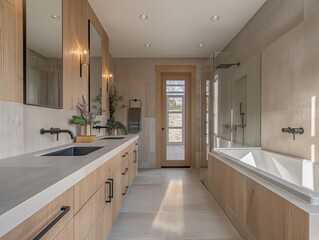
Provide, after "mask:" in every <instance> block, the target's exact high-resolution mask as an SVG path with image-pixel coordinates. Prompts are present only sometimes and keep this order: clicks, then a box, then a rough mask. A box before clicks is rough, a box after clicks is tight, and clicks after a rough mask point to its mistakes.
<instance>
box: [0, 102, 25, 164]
mask: <svg viewBox="0 0 319 240" xmlns="http://www.w3.org/2000/svg"><path fill="white" fill-rule="evenodd" d="M0 113H1V115H0V136H1V137H0V158H5V157H10V156H14V155H18V154H21V153H23V105H22V104H20V103H11V102H1V101H0Z"/></svg>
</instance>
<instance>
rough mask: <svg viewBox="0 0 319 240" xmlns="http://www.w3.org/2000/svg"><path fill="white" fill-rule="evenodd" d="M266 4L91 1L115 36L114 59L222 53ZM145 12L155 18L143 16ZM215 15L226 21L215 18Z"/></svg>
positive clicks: (255, 0)
mask: <svg viewBox="0 0 319 240" xmlns="http://www.w3.org/2000/svg"><path fill="white" fill-rule="evenodd" d="M265 2H266V0H89V3H90V4H91V6H92V8H93V10H94V12H95V13H96V15H97V16H98V18H99V19H100V21H101V23H102V25H103V27H104V29H105V30H106V32H107V34H108V36H109V38H110V53H111V54H112V56H113V57H208V56H210V55H211V54H212V52H213V51H221V50H222V49H223V48H224V47H225V46H226V45H227V44H228V43H229V41H230V40H231V39H232V38H233V37H234V36H236V34H237V33H238V32H239V31H240V29H241V28H242V27H243V26H245V24H246V23H247V22H248V21H249V19H250V18H251V17H252V16H253V15H254V14H255V13H256V12H257V11H258V9H259V8H260V7H261V6H262V5H263V4H264V3H265ZM141 14H147V15H148V16H149V19H148V20H144V21H143V20H141V19H140V18H139V16H140V15H141ZM213 15H219V16H220V17H221V18H220V20H219V21H217V22H213V21H211V20H210V18H211V17H212V16H213ZM146 43H150V44H151V45H152V47H150V48H147V47H145V46H144V44H146ZM199 43H204V44H205V47H203V48H199V47H198V44H199Z"/></svg>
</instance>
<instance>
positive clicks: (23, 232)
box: [1, 188, 74, 240]
mask: <svg viewBox="0 0 319 240" xmlns="http://www.w3.org/2000/svg"><path fill="white" fill-rule="evenodd" d="M64 206H67V207H69V209H70V210H69V211H62V210H61V208H62V207H64ZM64 213H65V215H64ZM73 215H74V208H73V188H70V189H69V190H68V191H66V192H64V193H62V194H61V195H60V196H59V197H57V198H56V199H54V200H53V201H52V202H50V203H49V204H47V205H46V206H45V207H43V208H42V209H40V210H39V211H38V212H36V213H35V214H34V215H32V216H31V217H30V218H28V219H27V220H25V221H24V222H23V223H21V224H20V225H19V226H17V227H16V228H14V229H13V230H12V231H10V232H9V233H7V234H6V235H5V236H4V237H2V238H1V240H17V239H19V240H24V239H25V240H29V239H33V238H34V237H35V236H37V235H38V234H39V233H40V232H41V231H43V230H44V229H45V228H46V227H48V225H49V224H50V223H51V222H52V221H54V220H55V219H57V217H58V216H63V217H62V218H61V219H59V220H58V221H57V223H56V224H55V225H53V226H52V228H50V229H49V230H48V232H46V233H45V234H44V235H43V237H42V238H41V240H45V239H54V238H55V237H56V236H57V235H58V234H59V233H60V232H61V230H62V229H63V228H64V227H65V226H66V225H67V223H68V222H69V221H70V220H71V219H72V218H73Z"/></svg>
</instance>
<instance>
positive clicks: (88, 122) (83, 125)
mask: <svg viewBox="0 0 319 240" xmlns="http://www.w3.org/2000/svg"><path fill="white" fill-rule="evenodd" d="M76 108H77V109H78V111H79V115H73V116H72V119H71V123H73V124H77V125H79V126H80V134H79V135H82V136H90V135H91V126H93V125H96V124H99V123H101V121H100V120H95V118H96V116H97V114H98V112H96V113H92V112H90V111H89V110H88V109H89V108H88V104H87V102H86V101H85V98H84V96H83V95H82V102H80V103H78V104H77V105H76Z"/></svg>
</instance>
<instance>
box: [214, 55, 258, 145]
mask: <svg viewBox="0 0 319 240" xmlns="http://www.w3.org/2000/svg"><path fill="white" fill-rule="evenodd" d="M213 59H214V60H213V65H214V67H213V68H214V76H213V90H212V91H213V94H212V95H213V98H212V101H213V104H211V108H212V111H211V112H212V119H213V122H214V124H213V126H212V132H213V134H212V137H213V139H212V142H213V143H214V144H213V147H214V148H229V147H231V148H233V147H235V148H236V147H260V132H261V129H260V128H261V126H260V121H261V120H260V115H261V112H260V105H261V104H260V103H261V95H260V92H261V89H260V88H261V54H260V53H254V52H250V53H238V52H236V53H234V52H233V53H231V52H219V53H214V58H213Z"/></svg>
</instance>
